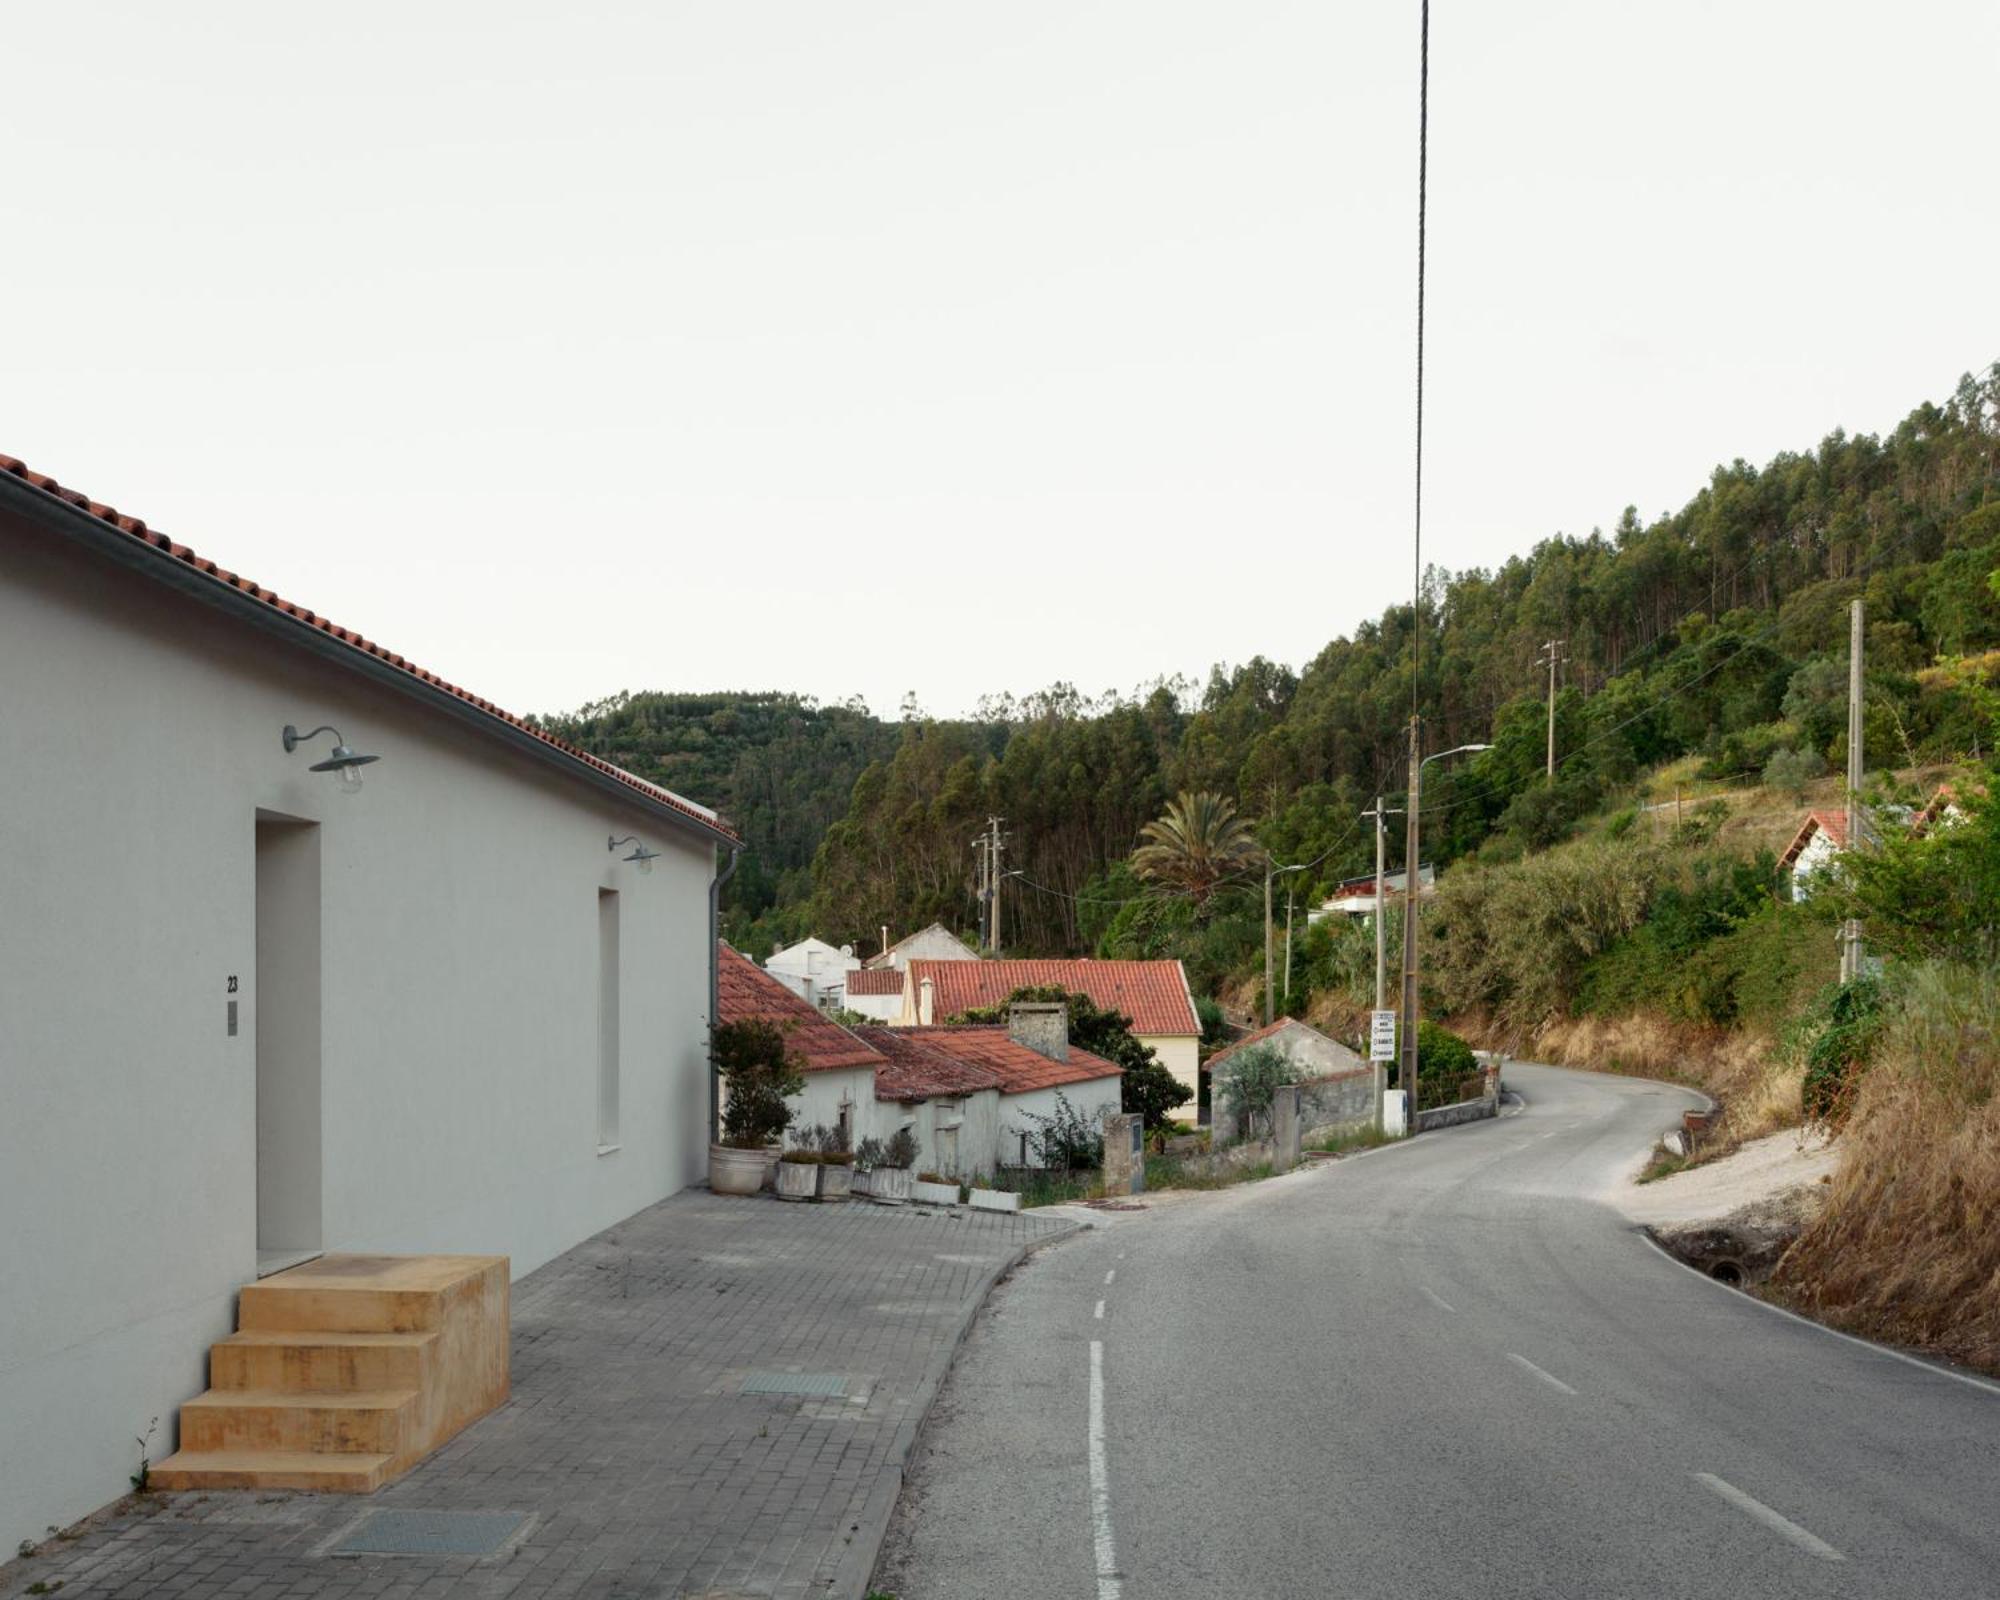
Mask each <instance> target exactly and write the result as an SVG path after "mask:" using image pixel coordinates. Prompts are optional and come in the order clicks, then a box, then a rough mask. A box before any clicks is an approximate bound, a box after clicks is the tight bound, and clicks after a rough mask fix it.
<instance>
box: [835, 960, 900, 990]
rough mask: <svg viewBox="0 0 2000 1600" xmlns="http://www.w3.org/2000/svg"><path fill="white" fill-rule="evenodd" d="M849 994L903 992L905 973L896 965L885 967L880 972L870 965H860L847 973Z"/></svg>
mask: <svg viewBox="0 0 2000 1600" xmlns="http://www.w3.org/2000/svg"><path fill="white" fill-rule="evenodd" d="M847 992H848V993H849V994H901V993H902V992H903V974H902V972H901V971H900V970H899V969H897V968H895V967H883V968H882V969H881V970H880V971H879V972H878V971H875V970H873V969H871V968H868V967H858V968H856V969H855V970H854V971H852V972H850V973H848V975H847Z"/></svg>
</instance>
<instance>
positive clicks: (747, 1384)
mask: <svg viewBox="0 0 2000 1600" xmlns="http://www.w3.org/2000/svg"><path fill="white" fill-rule="evenodd" d="M736 1392H737V1393H738V1394H798V1395H807V1396H809V1397H811V1398H812V1399H815V1400H838V1399H840V1398H841V1397H842V1396H843V1395H845V1394H846V1393H847V1379H846V1378H845V1377H844V1376H843V1375H841V1374H840V1373H838V1372H753V1373H751V1374H750V1375H749V1376H748V1377H746V1378H745V1379H744V1380H743V1387H742V1388H740V1389H738V1390H737V1391H736Z"/></svg>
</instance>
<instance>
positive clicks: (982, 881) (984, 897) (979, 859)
mask: <svg viewBox="0 0 2000 1600" xmlns="http://www.w3.org/2000/svg"><path fill="white" fill-rule="evenodd" d="M986 845H987V838H986V835H985V834H983V833H982V834H980V836H979V837H978V838H976V839H974V840H973V841H972V869H973V872H974V873H975V874H976V875H977V878H978V883H979V894H978V899H979V948H980V949H981V950H983V951H985V952H986V953H987V954H988V955H991V954H992V953H993V941H992V937H991V935H992V931H993V892H992V889H991V887H990V885H989V884H988V883H987V880H986V868H987V865H988V861H989V857H988V854H987V849H986ZM883 948H884V949H887V948H888V946H887V943H886V942H885V943H884V945H883Z"/></svg>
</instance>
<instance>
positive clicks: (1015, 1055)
mask: <svg viewBox="0 0 2000 1600" xmlns="http://www.w3.org/2000/svg"><path fill="white" fill-rule="evenodd" d="M854 1032H855V1034H856V1036H857V1037H859V1038H861V1039H863V1040H865V1041H866V1042H867V1043H869V1044H872V1045H874V1046H875V1047H876V1048H877V1049H879V1050H880V1051H881V1052H882V1053H883V1054H884V1055H886V1056H888V1057H889V1058H890V1060H891V1062H892V1063H893V1064H894V1066H895V1069H896V1070H895V1071H894V1072H889V1071H883V1072H878V1073H876V1075H875V1095H876V1098H877V1099H880V1100H903V1099H923V1098H925V1097H927V1096H929V1095H932V1094H951V1095H955V1094H967V1093H970V1092H971V1091H972V1090H973V1089H980V1088H993V1089H998V1090H999V1091H1000V1092H1001V1093H1002V1094H1027V1093H1029V1092H1030V1091H1032V1090H1035V1089H1053V1088H1060V1087H1062V1086H1063V1085H1065V1084H1072V1083H1088V1082H1091V1081H1092V1080H1094V1079H1100V1078H1116V1077H1119V1076H1121V1074H1120V1072H1119V1070H1118V1068H1117V1067H1116V1066H1114V1065H1113V1064H1112V1063H1111V1062H1109V1061H1106V1060H1105V1059H1104V1058H1103V1057H1102V1056H1094V1055H1092V1054H1091V1053H1090V1052H1089V1051H1088V1050H1079V1049H1077V1048H1076V1047H1075V1046H1074V1045H1072V1046H1071V1047H1070V1052H1069V1059H1068V1060H1067V1061H1051V1060H1050V1059H1049V1058H1048V1057H1047V1056H1045V1055H1043V1054H1042V1053H1041V1052H1040V1051H1038V1050H1030V1049H1029V1048H1028V1047H1027V1046H1026V1045H1024V1044H1017V1043H1016V1042H1015V1041H1014V1040H1013V1039H1011V1038H1010V1037H1008V1034H1007V1030H1006V1028H1004V1027H1001V1026H999V1025H997V1024H974V1025H971V1026H958V1027H932V1028H856V1029H855V1030H854ZM925 1085H936V1086H935V1087H924V1086H925ZM913 1087H914V1088H916V1089H918V1090H919V1092H917V1093H911V1092H910V1091H911V1089H912V1088H913Z"/></svg>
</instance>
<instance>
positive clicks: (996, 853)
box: [986, 817, 1007, 956]
mask: <svg viewBox="0 0 2000 1600" xmlns="http://www.w3.org/2000/svg"><path fill="white" fill-rule="evenodd" d="M1006 820H1007V819H1006V818H1005V817H988V818H987V819H986V825H987V827H988V828H990V829H991V830H992V834H991V839H992V847H991V848H992V851H993V865H992V867H991V868H990V869H989V872H988V876H987V882H989V883H990V884H991V885H992V886H993V954H994V955H995V956H998V955H999V954H1000V853H1001V851H1003V850H1005V849H1006V848H1007V846H1006V841H1005V840H1004V839H1003V838H1002V837H1001V834H1000V824H1001V823H1003V822H1005V821H1006Z"/></svg>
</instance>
